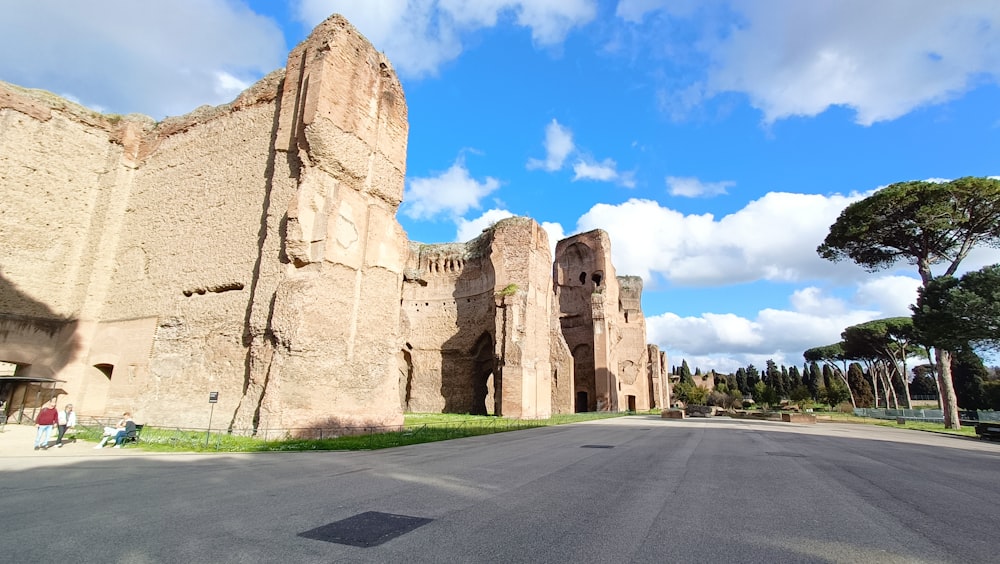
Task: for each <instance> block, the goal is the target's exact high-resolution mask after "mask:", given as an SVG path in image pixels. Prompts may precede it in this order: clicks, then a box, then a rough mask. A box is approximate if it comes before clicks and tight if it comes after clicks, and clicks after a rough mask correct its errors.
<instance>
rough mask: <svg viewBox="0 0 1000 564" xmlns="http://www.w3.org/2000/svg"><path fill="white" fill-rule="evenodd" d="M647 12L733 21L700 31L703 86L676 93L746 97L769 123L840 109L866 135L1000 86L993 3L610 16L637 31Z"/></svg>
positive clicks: (639, 4)
mask: <svg viewBox="0 0 1000 564" xmlns="http://www.w3.org/2000/svg"><path fill="white" fill-rule="evenodd" d="M720 7H721V8H722V9H721V10H720V9H719V8H720ZM656 12H661V13H662V14H667V15H669V16H670V17H675V18H684V17H687V16H690V15H692V14H694V13H695V12H698V14H702V15H709V14H716V15H717V14H723V13H725V14H727V15H728V17H731V16H732V14H736V15H737V16H738V19H737V23H736V25H725V24H724V22H722V23H718V22H717V25H714V26H712V25H704V24H702V26H701V27H702V29H705V30H712V29H714V30H717V31H716V32H714V33H706V35H704V36H703V37H701V39H700V40H699V41H698V42H696V43H695V44H696V45H697V46H698V47H697V48H698V49H700V50H701V53H702V55H703V56H704V57H705V58H706V59H707V61H708V69H709V70H708V73H707V76H705V77H704V80H703V81H698V82H696V83H694V85H693V89H692V88H687V89H677V91H678V92H679V93H682V94H691V93H695V94H697V95H698V96H700V97H712V96H715V95H718V94H720V93H723V92H739V93H743V94H746V95H747V96H748V97H749V99H750V102H751V103H752V104H753V105H754V106H755V107H757V108H758V109H760V110H761V111H762V112H763V113H764V120H765V121H766V122H769V123H770V122H774V121H776V120H780V119H783V118H787V117H790V116H814V115H817V114H820V113H822V112H823V111H825V110H826V109H827V108H829V107H831V106H844V107H849V108H852V109H854V110H855V112H856V118H855V119H856V121H857V122H858V123H860V124H863V125H870V124H872V123H875V122H878V121H884V120H891V119H894V118H897V117H899V116H901V115H904V114H906V113H907V112H910V111H912V110H913V109H915V108H919V107H921V106H925V105H929V104H935V103H940V102H943V101H947V100H950V99H952V98H955V97H957V96H959V95H961V94H962V93H964V92H965V91H967V90H969V89H970V88H972V87H974V86H976V85H978V84H980V83H982V81H992V82H997V81H1000V48H998V45H1000V2H996V1H995V0H966V1H964V2H940V1H938V0H882V1H879V2H870V1H868V0H812V1H809V2H801V1H799V0H775V1H771V2H733V1H728V0H718V1H716V2H706V3H704V4H703V5H701V6H699V7H698V8H697V9H695V8H692V7H691V3H690V2H678V3H674V2H670V3H667V2H664V1H657V0H624V1H623V2H621V3H620V4H619V7H618V12H617V13H618V15H619V17H621V18H623V19H625V20H627V21H632V22H641V21H643V20H644V19H646V20H648V21H654V20H655V18H652V17H651V14H654V13H656ZM726 21H729V20H726ZM691 102H692V101H691V100H690V99H687V98H684V99H677V100H674V103H673V104H668V106H674V107H685V106H688V107H690V105H691Z"/></svg>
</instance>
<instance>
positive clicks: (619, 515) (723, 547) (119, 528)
mask: <svg viewBox="0 0 1000 564" xmlns="http://www.w3.org/2000/svg"><path fill="white" fill-rule="evenodd" d="M32 438H33V429H32V428H30V427H20V426H17V425H8V426H7V427H6V428H5V429H4V431H3V432H2V433H0V500H2V501H0V508H2V511H0V547H2V549H0V550H2V552H3V560H4V561H7V562H43V561H48V562H66V561H72V562H135V563H152V562H164V563H168V562H170V563H172V562H297V563H307V562H317V563H318V562H323V563H329V562H410V563H412V562H427V563H430V562H504V563H511V562H574V563H580V562H601V563H606V562H636V563H638V562H696V561H697V562H768V563H774V562H900V563H902V562H906V563H913V562H987V561H995V560H996V558H997V554H1000V535H997V533H996V532H997V530H998V527H997V526H998V524H1000V519H998V517H997V515H1000V511H998V508H1000V444H994V443H987V442H982V441H978V440H974V439H966V438H959V437H952V436H945V435H937V434H932V433H923V432H918V431H911V430H906V429H895V428H881V427H871V426H864V425H849V424H834V423H823V424H819V425H794V424H782V423H777V422H767V421H736V420H730V419H727V418H718V419H705V420H683V421H676V420H673V421H671V420H663V419H660V418H658V417H654V416H633V417H624V418H619V419H612V420H603V421H594V422H588V423H579V424H574V425H564V426H559V427H545V428H539V429H531V430H525V431H516V432H510V433H502V434H497V435H488V436H482V437H473V438H466V439H459V440H454V441H447V442H440V443H431V444H423V445H414V446H407V447H399V448H393V449H386V450H381V451H372V452H291V453H260V454H236V455H233V454H156V453H145V452H143V451H142V450H140V449H137V448H134V447H128V448H124V449H104V450H100V451H97V450H94V449H93V448H92V446H93V444H92V443H76V444H69V445H66V446H65V447H63V448H61V449H55V448H52V449H49V450H47V451H37V452H35V451H33V450H32Z"/></svg>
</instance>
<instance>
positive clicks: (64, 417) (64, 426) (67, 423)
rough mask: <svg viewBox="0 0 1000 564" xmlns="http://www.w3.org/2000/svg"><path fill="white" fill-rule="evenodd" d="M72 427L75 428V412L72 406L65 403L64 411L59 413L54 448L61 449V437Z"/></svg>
mask: <svg viewBox="0 0 1000 564" xmlns="http://www.w3.org/2000/svg"><path fill="white" fill-rule="evenodd" d="M74 427H76V412H75V411H73V404H71V403H67V404H66V411H60V412H59V436H58V437H56V448H62V446H63V435H65V434H66V431H69V430H70V429H72V428H74ZM73 440H74V441H76V439H73Z"/></svg>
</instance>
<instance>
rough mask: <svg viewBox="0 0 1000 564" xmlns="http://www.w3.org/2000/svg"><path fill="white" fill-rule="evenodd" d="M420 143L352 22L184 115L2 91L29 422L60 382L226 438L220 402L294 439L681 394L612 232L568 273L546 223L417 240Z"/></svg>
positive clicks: (640, 404) (1, 357)
mask: <svg viewBox="0 0 1000 564" xmlns="http://www.w3.org/2000/svg"><path fill="white" fill-rule="evenodd" d="M407 130H408V121H407V108H406V102H405V98H404V95H403V90H402V87H401V85H400V83H399V80H398V79H397V77H396V75H395V73H394V71H393V70H392V67H391V64H390V62H389V61H388V60H387V59H386V58H385V57H384V56H383V55H382V54H380V53H379V52H377V51H376V50H375V49H374V48H373V47H372V46H371V44H369V43H368V41H367V40H365V39H364V37H362V36H361V35H360V34H359V33H358V32H357V31H356V30H355V29H354V28H353V27H352V26H351V25H350V24H349V23H348V22H347V21H346V20H344V19H343V18H341V17H339V16H333V17H331V18H330V19H328V20H326V21H325V22H323V23H322V24H321V25H319V26H318V27H317V28H316V29H315V30H314V31H313V33H312V34H311V35H310V37H309V38H308V39H307V40H306V41H304V42H303V43H302V44H300V45H299V46H297V47H296V48H295V49H294V50H293V51H292V52H291V54H290V55H289V57H288V63H287V66H286V68H285V69H282V70H278V71H275V72H274V73H272V74H270V75H268V76H267V77H265V78H264V79H262V80H261V81H260V82H259V83H257V84H255V85H254V86H253V87H251V88H250V89H248V90H247V91H246V92H244V93H243V94H242V95H240V96H239V97H238V98H237V99H236V100H234V101H233V102H232V103H230V104H227V105H225V106H220V107H216V108H201V109H198V110H196V111H195V112H193V113H191V114H189V115H186V116H182V117H177V118H170V119H167V120H165V121H163V122H160V123H155V122H153V121H152V120H151V119H149V118H147V117H144V116H137V115H129V116H124V117H120V116H106V115H101V114H98V113H95V112H92V111H90V110H87V109H86V108H83V107H81V106H78V105H76V104H73V103H71V102H68V101H66V100H63V99H61V98H58V97H56V96H53V95H51V94H49V93H46V92H41V91H31V90H26V89H22V88H19V87H17V86H13V85H9V84H4V83H0V189H2V193H3V200H4V202H3V206H0V241H3V242H4V244H3V245H2V247H0V361H2V362H4V363H9V364H10V365H13V366H14V367H15V368H16V369H15V370H14V373H13V374H12V375H6V376H4V375H0V399H4V400H5V401H6V402H7V403H6V405H5V409H6V410H7V412H8V414H11V415H13V414H14V413H13V412H14V411H16V410H20V411H25V412H26V413H30V411H31V409H32V408H34V407H35V406H36V405H37V403H38V402H39V401H42V400H43V399H44V397H47V394H49V393H58V394H60V395H64V396H65V397H66V398H67V400H68V401H71V402H72V403H74V405H75V406H76V409H77V411H78V412H79V413H81V414H83V415H105V414H113V413H121V412H122V411H125V410H129V411H132V412H133V413H134V414H135V416H136V418H137V419H138V420H140V421H142V422H145V423H147V424H152V425H169V426H178V427H193V428H203V427H205V426H206V424H207V421H206V412H207V409H206V407H207V399H208V394H209V392H213V391H217V392H219V400H218V401H219V403H218V404H216V406H215V417H216V418H218V417H219V413H220V412H221V413H224V414H225V419H226V425H228V426H230V427H232V428H234V429H241V430H243V429H260V430H276V429H280V430H283V432H284V431H285V430H293V431H292V432H294V430H296V429H308V428H330V427H346V426H357V425H367V426H371V425H390V426H391V425H397V424H400V423H401V422H402V414H403V412H404V411H407V410H409V411H451V412H463V413H464V412H469V413H492V414H497V415H502V416H506V417H521V418H539V417H547V416H549V415H550V414H552V413H560V412H568V411H574V410H595V409H608V408H610V409H617V410H625V409H639V410H641V409H646V408H649V407H652V406H654V405H661V404H662V400H661V399H659V394H660V391H659V387H658V386H659V377H660V376H659V375H660V373H661V371H662V366H663V359H662V358H661V355H659V353H656V352H655V351H654V349H650V348H647V346H646V344H645V325H644V321H643V318H642V311H641V308H640V304H639V298H640V294H641V290H642V285H641V281H640V280H639V279H637V278H629V277H622V278H618V277H616V276H615V275H614V269H613V266H611V263H610V258H609V257H610V243H609V241H608V240H607V235H606V234H603V233H602V232H599V231H598V232H592V233H588V234H583V235H578V236H576V237H572V238H570V239H568V240H566V241H562V242H560V243H559V246H558V247H557V252H556V254H557V256H556V261H555V265H556V266H555V269H553V259H552V256H551V253H550V251H549V246H548V240H547V236H546V234H545V232H544V231H543V230H542V229H541V227H540V226H539V225H538V224H537V223H536V222H534V221H533V220H531V219H528V218H512V219H509V220H505V221H502V222H500V223H498V224H497V225H495V226H493V227H492V228H490V229H489V230H487V231H486V232H484V233H483V234H482V235H481V236H480V237H478V238H477V239H475V240H473V241H470V242H468V243H464V244H459V243H453V244H442V245H421V244H418V243H411V242H409V241H408V240H407V237H406V234H405V233H404V232H403V230H402V228H401V226H400V225H399V223H398V221H397V220H396V211H397V209H398V206H399V204H400V201H401V198H402V195H403V184H404V176H405V167H406V143H407ZM582 273H583V274H585V275H586V276H585V280H582V279H581V278H580V276H581V274H582ZM602 276H603V278H602ZM581 280H582V281H581ZM650 351H654V352H650ZM63 403H65V402H63ZM216 421H218V419H216Z"/></svg>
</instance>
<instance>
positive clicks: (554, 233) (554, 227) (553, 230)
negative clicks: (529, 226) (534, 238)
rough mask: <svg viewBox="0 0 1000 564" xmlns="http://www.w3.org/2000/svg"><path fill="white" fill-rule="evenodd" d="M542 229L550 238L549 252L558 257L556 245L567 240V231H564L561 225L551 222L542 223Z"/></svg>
mask: <svg viewBox="0 0 1000 564" xmlns="http://www.w3.org/2000/svg"><path fill="white" fill-rule="evenodd" d="M542 229H544V230H545V233H547V234H548V236H549V252H551V253H552V256H553V257H555V256H556V243H558V242H559V241H562V240H563V239H565V238H566V231H564V230H563V226H562V225H561V224H559V223H552V222H550V221H543V222H542Z"/></svg>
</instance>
